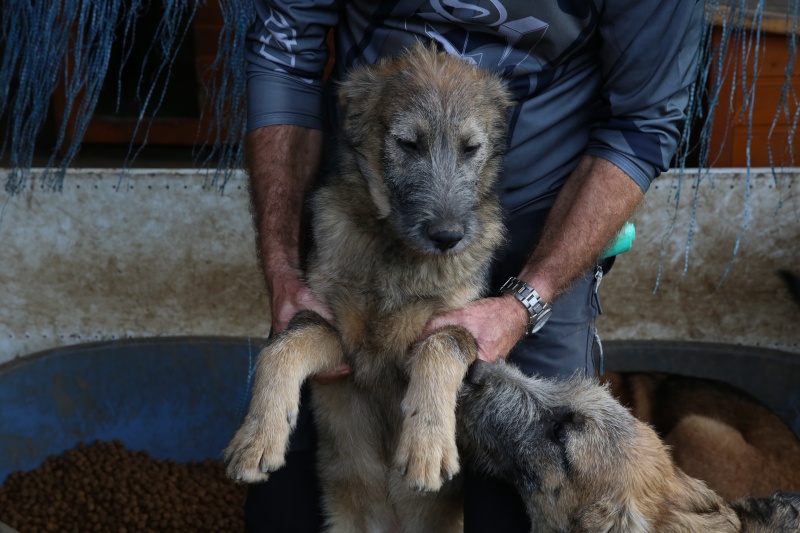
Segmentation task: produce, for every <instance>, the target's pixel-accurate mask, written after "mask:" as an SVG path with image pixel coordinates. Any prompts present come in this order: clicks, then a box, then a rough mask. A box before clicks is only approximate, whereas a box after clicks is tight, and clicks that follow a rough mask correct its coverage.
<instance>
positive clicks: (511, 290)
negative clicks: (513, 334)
mask: <svg viewBox="0 0 800 533" xmlns="http://www.w3.org/2000/svg"><path fill="white" fill-rule="evenodd" d="M500 292H501V293H504V294H511V295H512V296H514V297H515V298H516V299H517V300H518V301H519V302H520V303H521V304H522V305H523V306H524V307H525V309H526V310H527V311H528V317H529V318H528V327H527V328H525V335H531V334H532V333H536V332H537V331H539V330H540V329H541V328H542V326H544V323H545V322H547V319H548V318H550V313H551V311H552V306H551V305H550V304H548V303H545V302H544V301H543V300H542V297H541V296H539V293H538V292H536V289H534V288H533V287H531V286H530V285H528V284H527V283H525V282H524V281H522V280H520V279H517V278H515V277H514V276H511V277H510V278H508V281H506V282H505V283H504V284H503V286H502V287H500Z"/></svg>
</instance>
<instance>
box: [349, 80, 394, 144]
mask: <svg viewBox="0 0 800 533" xmlns="http://www.w3.org/2000/svg"><path fill="white" fill-rule="evenodd" d="M380 70H381V69H380V66H377V65H372V66H366V67H361V68H358V69H356V70H354V71H353V72H351V73H350V74H349V75H348V76H347V79H346V81H344V82H342V83H341V85H340V86H339V108H340V109H341V112H342V114H341V116H342V132H343V133H344V136H345V139H346V140H347V143H348V144H350V145H351V146H358V145H360V144H361V140H362V139H364V138H365V136H366V135H368V131H367V130H368V129H369V127H368V126H369V125H368V121H369V119H374V117H375V108H376V106H377V102H378V101H379V100H380V95H381V93H382V92H383V86H384V84H385V83H386V80H385V76H383V75H382V74H381V72H380Z"/></svg>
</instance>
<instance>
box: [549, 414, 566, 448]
mask: <svg viewBox="0 0 800 533" xmlns="http://www.w3.org/2000/svg"><path fill="white" fill-rule="evenodd" d="M550 440H552V441H553V442H555V443H557V444H561V445H563V444H564V425H563V424H562V423H561V422H559V421H558V420H553V421H552V422H551V426H550Z"/></svg>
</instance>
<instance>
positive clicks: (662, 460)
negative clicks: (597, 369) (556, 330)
mask: <svg viewBox="0 0 800 533" xmlns="http://www.w3.org/2000/svg"><path fill="white" fill-rule="evenodd" d="M458 428H459V443H460V445H461V449H462V450H463V451H464V453H465V454H466V456H467V457H468V458H469V460H471V461H472V462H473V463H474V464H475V466H476V467H477V468H479V469H482V470H483V471H485V472H487V473H489V474H491V475H494V476H498V477H501V478H504V479H506V480H508V481H509V482H510V483H511V484H513V485H514V486H515V487H516V488H517V490H518V491H519V493H520V495H521V496H522V499H523V501H524V502H525V505H526V508H527V511H528V515H529V516H530V518H531V522H532V528H531V531H532V532H537V533H545V532H572V533H582V532H585V533H590V532H597V531H605V532H612V533H645V532H661V533H678V532H685V533H688V532H692V533H705V532H708V533H711V532H714V533H728V532H731V533H733V532H764V533H766V532H773V533H774V532H793V533H797V532H798V531H800V505H798V500H797V499H796V498H794V497H792V496H790V495H786V494H780V493H779V494H775V495H773V496H772V497H771V498H767V499H760V500H757V499H744V500H740V501H737V502H735V503H734V504H732V505H729V504H727V503H726V502H725V501H724V500H723V499H722V498H721V497H720V496H718V495H717V494H716V493H715V492H713V491H712V490H710V489H709V488H708V487H706V485H705V484H704V483H703V482H701V481H698V480H696V479H694V478H691V477H689V476H687V475H686V474H684V473H683V472H682V471H681V470H680V469H679V468H677V467H676V466H675V464H674V462H673V461H672V458H671V457H670V454H669V451H668V450H667V448H666V447H665V446H664V444H663V443H662V442H661V440H660V439H659V438H658V436H657V435H656V433H655V432H654V431H653V430H652V428H650V427H649V426H648V425H646V424H644V423H642V422H640V421H639V420H637V419H636V418H634V417H633V415H632V414H631V413H630V412H629V411H628V410H627V409H625V408H624V407H622V405H621V404H620V403H619V402H618V401H617V400H615V399H614V398H613V397H612V396H611V395H610V394H609V392H608V390H607V389H606V388H605V387H602V386H599V385H598V384H597V383H596V382H594V381H591V380H588V379H585V378H581V377H577V376H576V377H573V378H572V379H570V380H569V381H557V380H546V379H537V378H529V377H526V376H525V375H523V374H522V373H521V372H520V371H519V370H517V369H516V368H515V367H513V366H511V365H509V364H505V363H498V364H494V365H490V364H487V363H483V362H481V361H476V363H475V364H474V365H473V367H472V369H471V370H470V373H469V375H468V378H467V382H466V384H465V386H464V388H463V389H462V392H461V394H460V407H459V416H458Z"/></svg>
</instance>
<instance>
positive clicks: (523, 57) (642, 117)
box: [245, 0, 703, 213]
mask: <svg viewBox="0 0 800 533" xmlns="http://www.w3.org/2000/svg"><path fill="white" fill-rule="evenodd" d="M255 7H256V13H257V20H256V22H255V23H254V24H253V26H252V27H251V29H250V32H249V33H248V36H247V45H246V49H245V57H246V59H247V65H248V66H247V69H248V71H247V73H248V82H247V83H248V85H247V96H248V129H249V130H253V129H256V128H260V127H262V126H267V125H272V124H292V125H297V126H304V127H308V128H317V129H323V115H324V113H323V109H324V107H325V104H324V97H323V94H324V91H323V79H322V78H323V71H324V68H325V66H326V64H327V62H328V54H329V51H328V46H327V45H326V35H327V33H328V30H329V29H330V28H334V27H335V36H336V73H335V74H334V77H338V76H341V75H342V73H344V72H346V71H347V69H350V68H352V67H353V66H357V65H361V64H364V63H374V62H376V61H377V60H378V59H379V58H381V57H384V56H387V55H394V54H397V53H398V52H399V51H401V50H403V49H404V48H406V47H408V46H410V45H411V44H412V43H414V42H415V41H416V40H419V39H422V40H426V41H431V40H433V41H436V42H437V43H438V45H439V47H440V48H441V49H443V50H446V51H447V52H449V53H452V54H456V55H459V56H461V57H462V58H464V59H465V60H467V61H470V62H472V63H474V64H476V65H478V66H479V67H481V68H485V69H489V70H492V71H494V72H497V73H498V74H500V75H501V76H502V77H503V78H504V79H506V80H507V83H508V86H509V88H510V90H511V92H512V94H513V97H514V99H515V101H516V102H517V105H516V106H515V107H514V108H513V109H512V111H511V113H510V117H509V122H510V138H509V150H508V153H507V154H506V157H505V159H504V169H505V170H504V175H503V181H502V187H503V192H504V194H503V198H504V206H505V207H506V209H508V210H509V211H511V212H512V213H513V212H517V213H521V212H528V211H532V210H538V209H543V208H547V207H549V206H550V205H551V204H552V202H553V200H554V196H555V194H556V193H557V192H558V190H559V188H560V187H561V185H562V184H563V182H564V180H565V179H566V178H567V176H568V175H569V174H570V172H571V171H572V170H573V169H574V168H575V166H576V165H577V162H578V160H579V159H580V156H581V155H583V154H589V155H593V156H597V157H602V158H604V159H607V160H609V161H611V162H612V163H614V164H615V165H617V166H618V167H620V168H621V169H622V170H623V171H625V172H626V173H627V174H628V175H629V176H630V177H631V178H632V179H633V180H634V181H635V182H636V183H637V184H638V185H639V186H640V187H641V189H642V190H643V191H646V190H647V188H648V187H649V185H650V182H651V181H652V180H653V179H654V178H655V177H656V176H658V175H659V174H660V173H661V172H662V171H664V170H666V169H667V168H668V167H669V163H670V160H671V158H672V156H673V154H674V153H675V150H676V148H677V143H678V139H679V137H680V134H681V128H682V126H683V123H684V111H685V109H686V105H687V102H688V98H689V91H688V87H689V86H690V85H691V83H692V82H693V81H694V76H695V67H696V62H697V55H698V44H699V40H700V34H701V25H702V14H703V13H702V11H703V2H702V1H697V0H539V1H536V0H480V1H476V2H462V1H460V0H399V1H398V0H395V1H389V2H375V1H369V0H354V1H338V2H337V1H335V0H255Z"/></svg>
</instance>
